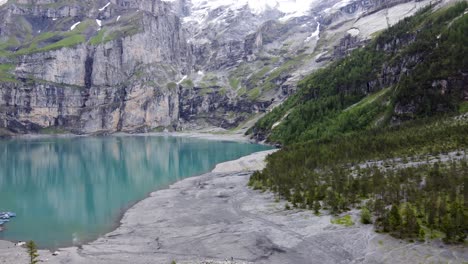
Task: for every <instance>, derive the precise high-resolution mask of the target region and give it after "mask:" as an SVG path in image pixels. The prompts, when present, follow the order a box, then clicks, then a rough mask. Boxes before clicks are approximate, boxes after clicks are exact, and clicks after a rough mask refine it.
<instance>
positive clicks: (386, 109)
mask: <svg viewBox="0 0 468 264" xmlns="http://www.w3.org/2000/svg"><path fill="white" fill-rule="evenodd" d="M430 10H431V9H430V7H428V8H426V9H423V10H422V11H420V12H419V13H418V14H417V15H416V16H414V17H412V18H411V19H405V20H403V21H401V22H399V23H398V24H397V25H396V26H394V27H392V28H390V29H389V30H388V31H385V32H384V33H382V34H381V35H379V36H378V37H377V38H376V39H375V40H373V41H372V42H371V43H370V44H369V45H367V46H366V48H364V49H360V50H356V51H354V52H353V53H352V54H351V55H350V56H348V57H346V58H345V59H344V60H342V61H338V62H335V63H333V64H332V65H330V66H329V67H327V68H325V69H323V70H320V71H318V72H317V73H315V74H312V75H311V76H309V77H307V78H306V79H304V80H303V81H301V82H300V84H299V86H300V87H301V90H299V92H298V93H297V94H295V95H294V96H292V97H291V98H289V99H288V100H287V101H286V102H285V103H284V104H283V105H282V106H280V107H278V108H276V109H274V110H273V112H272V113H270V114H268V115H267V116H265V117H264V118H263V119H261V120H260V121H259V122H258V123H257V125H256V126H255V127H254V128H253V129H252V131H253V133H254V134H255V135H256V137H257V138H259V139H263V138H265V136H266V135H270V133H271V135H270V137H269V139H270V140H271V141H279V142H282V143H292V142H297V141H305V140H311V139H320V138H324V137H327V136H329V135H336V134H337V133H347V132H352V131H358V130H363V129H369V128H374V127H381V126H385V125H395V124H398V123H401V122H403V121H406V120H411V119H415V118H421V117H429V116H434V115H438V114H443V113H457V112H463V111H464V110H463V109H464V107H463V105H464V102H466V100H467V99H468V98H467V96H466V95H467V93H468V90H467V89H468V88H467V83H468V79H467V72H466V69H467V68H468V65H467V61H466V59H465V58H464V56H460V54H466V53H467V52H468V50H467V48H466V45H465V44H464V43H466V41H467V40H468V39H466V36H464V34H463V33H462V32H464V31H466V21H467V20H466V15H465V14H463V11H464V9H463V8H462V7H460V10H461V11H460V10H458V11H457V12H455V11H454V12H452V13H450V12H444V11H443V10H442V11H437V12H436V13H434V14H430ZM382 89H384V90H382ZM381 90H382V91H381ZM379 91H381V92H379ZM366 96H368V98H366ZM361 100H364V101H361ZM360 101H361V102H360ZM354 104H357V106H356V105H354Z"/></svg>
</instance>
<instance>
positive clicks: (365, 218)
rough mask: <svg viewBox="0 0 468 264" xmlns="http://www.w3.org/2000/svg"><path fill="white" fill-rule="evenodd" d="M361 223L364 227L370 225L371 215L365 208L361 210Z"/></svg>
mask: <svg viewBox="0 0 468 264" xmlns="http://www.w3.org/2000/svg"><path fill="white" fill-rule="evenodd" d="M361 223H363V224H365V225H367V224H372V219H371V213H370V211H369V209H367V207H362V209H361Z"/></svg>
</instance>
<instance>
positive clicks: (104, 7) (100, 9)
mask: <svg viewBox="0 0 468 264" xmlns="http://www.w3.org/2000/svg"><path fill="white" fill-rule="evenodd" d="M110 4H111V3H110V2H109V3H107V4H106V5H105V6H103V7H101V8H99V11H101V12H102V11H104V9H106V8H107V7H108V6H109V5H110Z"/></svg>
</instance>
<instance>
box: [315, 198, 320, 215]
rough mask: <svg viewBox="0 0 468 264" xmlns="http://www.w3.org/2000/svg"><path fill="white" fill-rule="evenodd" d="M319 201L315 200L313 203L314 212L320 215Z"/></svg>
mask: <svg viewBox="0 0 468 264" xmlns="http://www.w3.org/2000/svg"><path fill="white" fill-rule="evenodd" d="M320 208H321V206H320V201H318V200H316V201H315V203H314V214H315V215H320Z"/></svg>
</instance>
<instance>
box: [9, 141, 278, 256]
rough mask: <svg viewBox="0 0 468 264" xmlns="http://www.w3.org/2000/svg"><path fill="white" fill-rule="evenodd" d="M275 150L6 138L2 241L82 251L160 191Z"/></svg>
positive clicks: (215, 144) (244, 146) (220, 144)
mask: <svg viewBox="0 0 468 264" xmlns="http://www.w3.org/2000/svg"><path fill="white" fill-rule="evenodd" d="M267 149H271V147H269V146H264V145H256V144H248V143H236V142H227V141H211V140H202V139H194V138H183V137H169V136H111V137H71V138H41V139H13V140H0V211H13V212H16V213H17V215H18V216H17V217H16V218H14V219H13V220H12V221H11V222H10V223H7V224H6V225H5V230H4V231H3V232H0V239H1V240H11V241H19V240H21V241H26V240H34V241H35V242H36V243H37V244H38V246H39V247H40V248H50V249H52V248H57V247H63V246H70V245H79V244H82V243H85V242H87V241H90V240H93V239H96V238H98V237H99V236H100V235H103V234H105V233H108V232H110V231H112V229H114V228H116V227H117V225H118V223H119V220H120V218H121V216H122V214H123V213H124V212H125V210H126V209H128V208H129V207H131V206H132V205H133V204H135V203H136V202H138V201H140V200H142V199H144V198H145V197H147V196H148V194H149V193H150V192H152V191H155V190H157V189H161V188H165V187H167V186H168V185H169V184H171V183H174V182H176V181H178V180H181V179H183V178H187V177H190V176H195V175H200V174H203V173H206V172H209V171H211V170H212V169H213V168H214V166H215V165H216V164H217V163H220V162H224V161H228V160H233V159H237V158H239V157H242V156H245V155H248V154H250V153H253V152H257V151H262V150H267Z"/></svg>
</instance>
